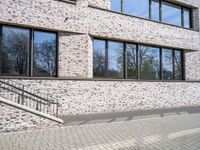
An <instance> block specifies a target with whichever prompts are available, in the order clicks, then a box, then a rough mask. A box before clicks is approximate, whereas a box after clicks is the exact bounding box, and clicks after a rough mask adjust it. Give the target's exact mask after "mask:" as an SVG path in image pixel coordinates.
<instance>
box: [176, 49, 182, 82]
mask: <svg viewBox="0 0 200 150" xmlns="http://www.w3.org/2000/svg"><path fill="white" fill-rule="evenodd" d="M182 62H183V61H182V53H181V51H178V50H175V51H174V78H175V79H177V80H180V79H181V78H182V76H183V64H182Z"/></svg>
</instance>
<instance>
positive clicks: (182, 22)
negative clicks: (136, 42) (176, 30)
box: [111, 0, 193, 29]
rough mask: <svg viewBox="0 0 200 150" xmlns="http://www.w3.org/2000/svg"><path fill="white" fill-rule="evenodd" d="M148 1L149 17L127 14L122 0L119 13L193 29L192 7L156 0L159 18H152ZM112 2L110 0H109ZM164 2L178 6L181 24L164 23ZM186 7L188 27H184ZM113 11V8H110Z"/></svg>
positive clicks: (150, 3) (150, 1) (165, 0)
mask: <svg viewBox="0 0 200 150" xmlns="http://www.w3.org/2000/svg"><path fill="white" fill-rule="evenodd" d="M148 1H149V2H148V3H149V4H148V5H149V17H148V18H144V17H142V16H136V15H131V14H128V13H126V12H125V11H124V10H125V9H124V0H120V4H121V10H120V13H124V14H128V15H131V16H136V17H140V18H144V19H148V20H152V21H156V22H161V23H164V24H168V25H172V26H177V27H182V28H185V29H193V17H192V16H193V12H192V8H191V7H187V6H183V5H179V4H176V3H173V2H169V1H167V0H158V1H159V20H153V19H152V0H148ZM111 2H112V1H111ZM163 2H165V3H168V4H172V5H174V6H177V7H180V9H181V18H180V19H181V25H180V26H179V25H174V24H170V23H166V22H163V19H162V3H163ZM185 9H187V10H189V27H185V26H184V10H185ZM112 11H114V10H112Z"/></svg>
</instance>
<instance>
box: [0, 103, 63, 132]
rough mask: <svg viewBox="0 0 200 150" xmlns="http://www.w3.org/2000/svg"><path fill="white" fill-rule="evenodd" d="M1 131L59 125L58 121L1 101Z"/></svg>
mask: <svg viewBox="0 0 200 150" xmlns="http://www.w3.org/2000/svg"><path fill="white" fill-rule="evenodd" d="M0 108H1V110H0V133H1V132H13V131H19V130H27V129H41V128H46V127H55V126H59V124H58V123H55V122H53V121H50V120H48V119H44V118H41V117H39V116H36V115H34V114H31V113H28V112H25V111H23V110H20V109H17V108H14V107H11V106H8V105H5V104H3V103H0Z"/></svg>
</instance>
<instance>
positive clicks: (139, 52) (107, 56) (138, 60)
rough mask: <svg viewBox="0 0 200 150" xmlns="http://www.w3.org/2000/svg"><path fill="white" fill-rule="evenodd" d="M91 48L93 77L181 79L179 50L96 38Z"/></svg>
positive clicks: (181, 56) (181, 66)
mask: <svg viewBox="0 0 200 150" xmlns="http://www.w3.org/2000/svg"><path fill="white" fill-rule="evenodd" d="M93 48H94V50H93V72H94V77H100V78H101V77H106V78H114V79H119V78H120V79H122V78H127V79H149V80H159V79H164V80H182V79H183V52H182V51H180V50H173V49H167V48H161V47H152V46H144V45H138V44H131V43H124V42H116V41H109V40H99V39H94V41H93ZM161 60H162V61H161Z"/></svg>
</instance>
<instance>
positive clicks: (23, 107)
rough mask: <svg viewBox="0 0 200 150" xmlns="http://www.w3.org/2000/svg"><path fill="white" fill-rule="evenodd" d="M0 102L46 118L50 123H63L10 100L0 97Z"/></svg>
mask: <svg viewBox="0 0 200 150" xmlns="http://www.w3.org/2000/svg"><path fill="white" fill-rule="evenodd" d="M0 102H2V103H4V104H7V105H10V106H13V107H16V108H19V109H22V110H24V111H27V112H30V113H32V114H35V115H38V116H40V117H44V118H47V119H49V120H52V121H56V122H58V123H63V122H64V121H63V120H62V119H59V118H56V117H54V116H51V115H49V114H45V113H42V112H40V111H37V110H34V109H31V108H29V107H26V106H23V105H20V104H17V103H15V102H12V101H10V100H7V99H5V98H2V97H0Z"/></svg>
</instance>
